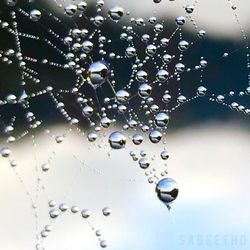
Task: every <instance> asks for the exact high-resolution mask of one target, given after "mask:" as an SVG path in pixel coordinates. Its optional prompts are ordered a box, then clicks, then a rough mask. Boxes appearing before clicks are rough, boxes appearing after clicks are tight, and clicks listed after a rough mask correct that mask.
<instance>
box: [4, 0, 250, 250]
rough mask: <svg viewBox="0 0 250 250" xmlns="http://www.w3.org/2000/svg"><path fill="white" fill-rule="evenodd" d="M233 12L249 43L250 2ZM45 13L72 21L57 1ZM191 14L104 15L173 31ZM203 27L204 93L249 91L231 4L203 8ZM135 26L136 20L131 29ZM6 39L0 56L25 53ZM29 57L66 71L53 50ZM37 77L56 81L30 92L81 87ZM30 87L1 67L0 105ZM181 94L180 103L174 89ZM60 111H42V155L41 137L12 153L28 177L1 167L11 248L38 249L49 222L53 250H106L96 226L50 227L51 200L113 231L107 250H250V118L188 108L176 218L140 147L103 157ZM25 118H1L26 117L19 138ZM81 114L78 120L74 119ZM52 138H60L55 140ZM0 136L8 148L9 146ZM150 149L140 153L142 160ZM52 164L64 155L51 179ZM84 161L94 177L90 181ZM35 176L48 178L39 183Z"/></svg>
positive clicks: (44, 107) (40, 106) (153, 8)
mask: <svg viewBox="0 0 250 250" xmlns="http://www.w3.org/2000/svg"><path fill="white" fill-rule="evenodd" d="M20 2H21V3H19V4H22V7H23V8H26V9H27V10H28V9H31V8H32V5H31V4H26V3H25V1H20ZM88 3H89V4H90V5H91V3H92V4H93V9H94V4H95V2H94V1H88ZM233 3H234V4H236V5H237V15H238V17H239V20H240V24H241V25H242V27H243V28H244V30H245V32H246V33H247V34H249V33H250V22H249V17H248V13H249V11H250V3H248V2H247V1H244V0H238V1H236V0H235V1H234V2H233ZM34 4H36V6H38V7H37V8H46V9H50V10H51V11H52V10H53V11H56V12H57V15H59V16H60V13H61V18H62V19H64V18H65V17H64V16H63V14H62V10H60V9H58V7H57V6H56V5H55V4H54V3H53V2H52V1H40V0H36V1H34ZM186 4H191V1H184V0H183V1H177V0H176V1H168V0H165V1H164V0H162V2H161V3H160V4H154V3H153V2H152V1H151V0H145V1H142V0H138V1H131V0H126V1H125V0H120V1H115V0H106V1H105V8H107V10H108V9H109V7H110V6H113V5H120V6H122V7H124V9H125V10H126V11H130V12H131V14H130V16H131V17H132V16H133V17H145V19H146V18H148V17H150V16H156V17H157V18H159V20H162V19H164V20H165V21H166V27H167V29H169V30H171V31H173V30H174V29H175V23H174V19H175V17H176V16H179V15H185V10H184V8H183V6H185V5H186ZM0 10H1V17H2V19H8V18H9V17H8V15H9V14H8V13H9V9H8V7H6V5H5V4H4V2H1V3H0ZM90 11H92V9H91V7H90ZM193 17H194V19H195V21H196V23H197V25H198V26H199V28H200V29H204V30H206V32H207V35H206V37H205V38H204V39H202V40H201V41H197V42H195V46H194V48H193V49H192V50H190V52H188V53H187V54H186V57H185V59H186V61H187V63H188V64H189V65H195V64H196V63H197V59H198V60H199V58H200V57H201V56H203V57H204V58H205V59H206V60H207V61H208V64H209V67H208V68H207V69H206V70H205V72H204V77H203V79H204V80H203V85H205V86H206V87H208V89H209V92H210V93H215V94H224V93H229V91H235V92H236V93H238V92H239V91H241V90H245V89H246V87H247V86H248V76H247V74H248V69H247V66H246V49H245V42H244V41H243V39H242V34H241V32H240V30H239V26H238V25H237V21H236V19H235V16H234V12H233V11H232V9H231V8H230V6H229V4H228V1H226V0H211V1H200V2H199V3H198V4H197V6H196V7H195V11H194V13H193ZM66 21H67V20H65V22H66ZM18 22H19V25H20V26H21V27H22V29H24V30H26V31H27V32H28V33H35V34H36V32H37V31H36V27H35V26H33V27H32V26H30V25H29V23H28V22H27V23H25V20H23V19H20V20H19V21H18ZM124 24H126V22H125V21H124V23H121V26H122V25H124ZM69 25H70V23H69ZM0 32H2V37H4V39H1V40H0V48H1V50H5V49H6V48H9V47H11V46H14V41H13V39H12V37H11V36H9V35H8V34H6V33H5V32H4V31H0ZM57 32H61V34H63V33H65V30H64V29H63V28H62V29H60V28H58V30H57ZM105 32H106V33H107V34H108V35H109V37H110V38H111V39H112V37H115V34H116V32H117V30H116V28H115V27H113V25H112V23H110V24H108V25H107V26H105ZM184 34H185V37H186V39H187V40H194V39H195V38H194V37H195V36H196V33H195V31H194V29H193V27H192V26H191V25H189V24H187V25H186V26H185V31H184ZM58 46H60V45H58ZM118 50H119V48H118ZM24 51H25V52H26V53H27V54H29V55H32V54H34V53H35V54H36V55H38V57H39V56H41V57H43V56H44V54H45V53H46V55H48V58H49V59H50V60H52V61H53V60H57V61H58V60H61V59H60V58H59V57H58V56H57V55H56V54H55V53H54V52H53V51H49V50H48V48H46V47H43V45H42V44H36V43H32V42H31V43H26V44H24ZM225 52H228V53H229V54H230V57H229V58H228V59H226V60H224V59H222V56H223V54H224V53H225ZM231 52H233V53H231ZM128 65H129V63H128ZM128 65H127V66H128ZM121 66H123V65H117V66H116V67H117V71H118V73H117V74H119V75H120V77H121V79H120V80H121V82H126V81H127V76H126V71H124V72H122V70H121ZM37 69H39V72H40V74H41V75H42V76H45V78H44V81H43V82H42V83H41V84H37V85H32V84H27V85H26V86H25V90H26V91H27V92H28V93H29V92H33V91H36V90H39V89H42V88H44V86H47V85H53V87H54V88H57V87H58V88H59V87H62V86H63V87H65V88H69V86H71V84H72V82H73V81H72V75H71V74H68V73H65V72H62V71H59V70H51V69H49V68H47V67H42V66H39V67H38V68H37ZM19 77H20V75H19V72H18V70H17V69H16V67H15V66H14V65H13V66H6V65H3V64H1V65H0V99H3V98H4V97H5V96H6V95H7V94H9V93H15V94H16V95H17V96H18V95H19V94H20V92H21V89H22V88H20V84H19V82H20V80H19ZM45 84H46V85H45ZM181 84H182V85H181V86H182V90H183V93H184V94H185V95H186V96H192V95H193V93H194V91H195V90H196V88H197V86H199V73H197V72H194V73H191V74H188V75H187V76H185V77H184V78H183V81H182V82H181ZM170 88H171V87H170ZM170 90H171V89H170ZM171 91H172V92H173V93H175V94H176V91H175V89H173V90H171ZM238 100H240V101H241V103H242V104H243V105H246V106H247V104H249V98H242V97H241V98H240V99H239V97H234V98H233V101H238ZM69 102H70V100H69ZM52 105H53V104H52V103H51V102H50V101H49V100H48V99H47V98H46V97H41V98H38V99H36V101H34V102H33V103H32V111H33V112H34V113H35V114H36V116H37V117H38V118H39V119H41V120H45V119H46V125H44V126H43V125H42V126H41V127H42V129H40V130H37V132H36V133H34V134H35V142H36V144H37V146H36V147H35V148H34V147H33V146H32V138H31V136H28V137H27V138H26V139H23V140H22V141H20V142H18V143H17V144H15V145H14V146H12V147H11V150H12V155H11V159H15V160H17V162H18V167H17V168H16V169H17V170H15V169H13V168H11V167H10V166H9V162H8V160H6V159H4V158H1V159H0V176H1V182H0V187H1V188H0V204H1V209H0V211H1V213H0V221H1V226H0V249H4V250H29V249H34V246H35V244H36V241H37V240H36V234H37V232H39V230H41V229H42V228H43V227H44V226H45V225H47V224H50V223H52V228H53V229H52V232H51V233H50V235H49V236H48V237H47V238H46V239H45V240H44V244H43V246H44V247H45V249H53V250H55V249H58V250H59V249H60V250H61V249H62V250H66V249H67V250H71V249H73V250H78V249H87V250H92V249H93V250H94V249H99V248H100V246H99V242H98V239H97V238H96V236H95V233H94V232H93V231H92V229H91V227H92V226H90V225H89V224H88V223H87V222H86V221H85V220H84V219H82V218H81V215H80V214H76V215H74V214H71V213H70V212H67V213H65V214H62V215H60V216H59V218H57V219H56V220H55V221H54V222H51V220H49V219H48V211H49V208H48V199H53V200H55V201H56V202H57V203H58V204H60V203H62V202H66V203H67V204H68V205H69V206H72V205H78V206H79V207H80V208H88V209H90V210H91V211H92V216H91V218H90V220H89V221H90V222H89V223H91V225H93V226H94V228H95V229H101V230H102V232H103V238H104V239H105V240H107V243H108V249H112V250H135V249H143V250H159V249H160V250H165V249H174V250H180V249H185V250H191V249H192V250H193V249H212V250H224V249H227V250H228V249H229V250H230V249H237V250H241V249H249V247H250V242H249V239H250V237H249V236H250V228H249V222H250V215H249V209H250V198H249V195H248V190H249V187H250V184H249V180H248V176H249V157H250V153H249V148H250V140H249V139H250V134H249V117H247V116H245V115H243V114H241V113H238V112H234V111H232V110H230V109H227V108H225V107H223V106H221V105H218V104H216V103H212V102H209V101H208V100H206V99H199V100H196V101H194V102H191V103H188V104H186V105H183V107H181V108H180V109H179V110H178V111H177V112H175V113H174V114H173V117H171V123H170V126H169V131H168V134H167V145H166V148H167V150H168V151H169V152H170V159H169V160H168V162H167V169H168V172H169V176H170V177H172V178H174V179H175V180H176V181H177V182H178V185H179V189H180V191H179V196H178V198H177V200H176V201H175V202H174V204H173V206H172V210H171V211H170V212H169V211H168V210H167V208H166V207H165V206H164V205H163V204H162V203H161V202H160V201H159V200H158V199H157V197H156V194H155V191H154V188H155V185H154V184H151V185H149V184H148V181H147V178H145V175H144V172H143V171H142V170H141V169H139V167H138V164H137V163H136V162H133V161H132V160H131V158H130V157H129V156H128V154H129V151H130V150H132V149H133V148H135V146H133V145H132V144H130V143H129V144H128V145H127V146H126V149H125V150H121V151H119V152H114V151H109V150H107V148H105V147H104V148H99V147H98V143H94V144H91V145H90V144H89V143H88V142H86V139H85V140H83V136H79V133H78V132H77V131H76V130H75V129H73V130H72V131H69V130H68V127H66V126H65V123H64V121H63V119H62V118H61V117H60V115H59V114H58V113H57V111H56V110H54V109H53V108H51V106H52ZM22 112H23V111H22V110H21V108H20V110H18V108H16V107H8V108H5V107H0V113H1V117H2V119H3V121H5V122H6V121H8V120H9V119H10V117H11V116H13V114H16V115H17V118H18V123H17V124H18V125H17V127H16V130H17V131H18V130H20V131H22V129H23V128H24V127H25V123H24V121H23V120H22V117H23V114H22ZM71 112H73V113H74V112H76V113H77V112H78V111H77V110H74V109H73V108H72V109H71ZM47 127H49V129H50V133H45V132H44V131H45V128H47ZM3 128H4V127H3V126H2V128H1V129H3ZM83 129H84V128H83ZM62 134H66V136H65V140H64V141H63V143H62V144H57V143H55V140H54V139H53V138H52V137H53V135H54V136H58V135H62ZM1 135H2V136H1V137H2V140H1V141H2V142H1V144H2V145H3V146H4V145H5V143H4V142H3V140H4V135H3V134H1ZM140 149H141V148H140ZM140 149H139V148H135V150H137V152H139V151H140ZM142 149H143V150H145V151H146V152H147V153H148V154H149V155H150V157H153V156H154V155H156V159H155V160H154V161H153V163H152V164H153V167H155V168H156V169H161V168H162V169H164V166H162V165H163V164H162V161H161V160H160V159H159V157H158V156H159V154H160V152H161V150H162V148H161V146H155V145H154V146H152V144H150V143H148V142H147V141H145V142H144V143H143V147H142ZM107 151H109V153H110V156H109V155H107ZM50 155H53V160H52V163H51V169H50V170H49V171H48V172H46V173H43V172H42V171H41V170H40V166H41V165H42V164H43V163H44V162H45V161H47V159H48V158H49V157H50ZM74 156H77V158H78V160H77V159H76V158H75V157H74ZM82 161H84V162H85V166H84V168H83V169H82V170H81V166H82V163H81V162H82ZM36 166H38V167H39V171H38V173H37V171H36ZM17 173H18V174H17ZM37 174H38V175H37ZM38 176H39V178H41V179H42V182H43V183H44V186H45V189H46V190H48V193H49V197H48V196H47V194H46V192H44V191H42V190H40V191H39V192H40V195H39V198H38V199H37V204H38V207H39V217H38V222H37V223H38V224H36V220H35V217H34V210H32V209H31V203H30V200H29V197H30V196H32V197H36V181H37V177H38ZM23 183H24V184H23ZM27 190H28V191H27ZM27 192H29V194H27ZM105 206H109V207H110V208H111V209H112V214H111V215H110V216H109V217H107V218H106V217H104V216H103V215H102V212H101V210H102V208H103V207H105ZM37 228H38V230H37Z"/></svg>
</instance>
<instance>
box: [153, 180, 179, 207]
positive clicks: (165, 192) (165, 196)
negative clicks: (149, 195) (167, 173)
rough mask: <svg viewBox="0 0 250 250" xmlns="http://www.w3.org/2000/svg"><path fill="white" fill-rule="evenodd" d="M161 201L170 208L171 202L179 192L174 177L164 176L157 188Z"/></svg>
mask: <svg viewBox="0 0 250 250" xmlns="http://www.w3.org/2000/svg"><path fill="white" fill-rule="evenodd" d="M155 191H156V193H157V196H158V198H159V200H160V201H162V202H163V203H164V204H165V205H167V206H168V207H169V208H170V206H169V205H170V203H171V202H173V201H174V200H175V199H176V198H177V196H178V193H179V189H178V187H177V183H176V181H175V180H174V179H171V178H164V179H162V180H160V181H159V182H158V183H157V185H156V189H155Z"/></svg>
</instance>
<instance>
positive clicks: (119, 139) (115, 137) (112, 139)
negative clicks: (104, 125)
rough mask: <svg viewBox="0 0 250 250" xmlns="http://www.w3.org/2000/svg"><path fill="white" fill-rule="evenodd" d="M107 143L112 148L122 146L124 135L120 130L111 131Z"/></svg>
mask: <svg viewBox="0 0 250 250" xmlns="http://www.w3.org/2000/svg"><path fill="white" fill-rule="evenodd" d="M109 144H110V146H111V148H113V149H121V148H124V147H125V144H126V137H125V136H124V135H123V134H122V133H121V132H118V131H116V132H113V133H112V134H110V136H109Z"/></svg>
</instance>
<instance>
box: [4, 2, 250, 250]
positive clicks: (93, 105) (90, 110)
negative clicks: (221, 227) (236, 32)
mask: <svg viewBox="0 0 250 250" xmlns="http://www.w3.org/2000/svg"><path fill="white" fill-rule="evenodd" d="M154 2H155V3H160V2H161V1H160V0H154ZM55 3H56V4H57V6H58V7H59V8H62V9H63V11H64V15H65V16H66V17H67V19H69V20H70V25H69V26H67V27H66V29H65V30H64V32H62V33H57V31H56V29H55V30H53V28H51V27H46V26H45V25H44V19H45V18H48V19H49V20H53V22H55V23H56V24H58V25H61V24H62V23H63V22H64V20H61V18H59V17H57V16H56V14H54V13H50V12H49V11H48V10H45V9H43V8H41V9H39V8H32V9H31V11H29V12H28V11H26V10H25V8H22V5H20V4H19V3H18V1H17V0H6V4H7V6H8V7H9V8H10V21H5V20H4V19H3V20H2V19H1V20H0V29H1V31H3V32H7V33H8V34H10V35H11V36H12V37H13V39H14V43H15V48H8V49H1V48H0V59H1V63H3V64H4V65H6V66H8V65H9V66H13V65H15V66H16V67H17V69H18V70H19V71H20V86H19V90H18V91H19V95H16V94H13V93H7V94H6V95H5V96H4V97H3V98H2V99H1V100H0V106H1V108H3V109H4V108H5V107H9V106H16V107H21V109H22V110H23V111H24V117H25V122H26V123H27V124H28V126H27V129H26V130H25V131H24V132H23V133H21V135H17V136H16V135H15V134H16V133H15V123H16V119H17V118H16V116H13V117H12V118H11V120H10V121H7V122H6V121H4V122H6V124H5V123H4V131H3V132H4V134H5V135H6V136H7V139H6V143H7V144H11V143H13V142H15V141H19V140H20V139H22V138H23V137H25V136H27V135H28V134H29V133H30V131H32V130H34V129H36V128H38V127H40V126H41V125H42V124H45V125H46V119H38V118H37V117H39V114H35V113H34V112H32V111H31V110H32V102H33V100H35V99H38V97H42V96H46V97H47V98H49V99H50V100H52V102H53V104H54V107H52V108H55V110H56V111H59V113H60V114H61V115H62V117H63V118H65V120H66V121H67V122H68V123H69V124H70V127H72V126H75V127H77V130H78V132H79V133H81V135H84V136H85V138H86V140H87V141H88V142H90V143H95V142H99V141H101V140H102V138H104V142H103V145H101V143H100V144H98V146H99V147H104V148H105V147H107V146H108V148H111V149H112V150H113V151H115V150H120V149H125V150H126V149H127V148H128V145H129V142H128V141H129V140H131V142H132V143H133V145H134V146H136V147H139V146H140V147H141V146H143V142H144V141H145V140H147V141H148V142H150V143H152V144H154V145H155V144H158V145H162V147H164V150H161V151H160V152H161V153H160V154H159V156H158V157H160V158H161V159H162V160H163V161H164V163H163V165H164V167H165V169H164V171H162V172H160V173H158V170H157V169H156V168H154V167H152V165H153V164H152V162H153V161H154V160H155V159H156V158H157V157H156V156H152V157H150V156H149V155H148V154H147V153H146V152H145V151H144V150H140V153H137V152H135V151H131V150H129V153H128V154H129V155H130V157H131V158H132V160H133V161H135V162H137V163H138V166H139V167H140V168H141V169H142V170H144V171H145V176H146V177H147V180H148V182H149V183H150V184H155V191H156V193H157V196H158V198H159V199H160V200H161V201H162V202H163V203H164V204H165V205H166V206H167V207H168V208H170V205H171V203H172V202H173V201H174V200H175V199H176V198H177V196H178V187H177V184H176V182H175V180H173V179H172V178H169V177H167V175H168V171H167V169H166V166H167V164H166V161H167V160H168V158H169V153H168V151H167V149H166V131H167V128H168V125H169V123H170V122H172V121H171V117H172V114H173V113H174V112H175V111H176V110H177V109H179V108H180V107H182V106H183V105H184V104H186V103H188V102H192V101H195V100H197V99H199V98H204V99H207V100H208V101H211V102H216V103H218V104H221V105H223V106H225V107H228V108H230V109H232V110H235V111H238V112H240V113H242V114H245V115H250V109H249V108H247V107H245V106H243V105H241V104H240V103H238V102H235V101H234V97H243V96H247V95H250V85H248V86H246V88H245V90H242V91H240V92H239V93H235V92H233V91H230V92H229V93H228V94H219V95H218V94H214V93H210V92H209V86H206V84H204V82H203V73H204V71H205V70H206V68H207V67H209V65H210V63H209V62H208V61H207V60H206V59H205V58H204V57H203V56H201V57H200V60H199V61H198V62H197V65H195V66H190V65H188V64H186V63H185V60H184V56H185V53H186V52H187V51H189V50H191V49H192V47H193V46H194V45H195V42H193V41H187V40H186V39H185V38H184V33H183V29H184V27H185V24H186V23H187V22H191V24H192V25H193V26H194V28H195V31H196V36H197V39H203V38H204V37H205V35H206V31H205V30H203V29H199V28H198V26H197V24H196V22H195V20H194V18H193V16H192V13H193V12H194V11H195V8H196V5H197V4H198V1H195V4H190V5H186V6H184V9H185V12H186V16H177V17H176V18H175V20H173V22H174V23H175V29H174V30H173V31H172V32H171V34H170V35H169V34H168V33H167V32H166V29H167V25H165V21H164V20H157V18H156V17H154V16H153V17H150V18H149V19H148V20H146V19H143V18H141V17H130V15H131V14H130V12H126V11H125V10H124V9H123V8H122V7H120V6H112V7H111V8H110V9H109V10H108V11H106V10H105V9H104V8H103V7H104V4H105V3H104V1H102V0H98V1H97V2H96V13H95V14H94V15H93V14H89V12H88V7H89V6H88V4H87V2H85V1H77V2H75V1H73V2H72V3H69V4H65V5H63V4H61V3H58V2H57V1H56V0H55ZM229 3H230V4H231V8H232V10H233V11H236V10H237V7H236V6H235V5H233V4H232V2H231V1H229ZM31 5H32V6H33V5H34V7H35V4H33V3H31ZM17 15H18V16H21V17H22V18H25V19H28V20H30V21H31V22H32V23H34V25H36V27H37V28H38V29H39V28H42V29H45V30H46V32H47V34H48V36H44V37H42V36H39V35H37V34H29V33H25V32H22V31H21V27H19V23H18V22H17ZM235 17H236V21H237V23H238V25H239V28H240V30H241V33H242V37H243V39H244V41H246V40H247V39H246V35H245V32H244V29H243V28H242V26H241V23H240V22H239V19H238V16H237V13H236V12H235ZM78 19H79V20H84V23H81V22H79V24H78V23H77V21H76V20H78ZM122 20H124V21H122ZM110 21H111V23H112V25H114V26H115V27H117V28H118V29H119V31H120V33H119V34H118V35H117V34H116V36H117V37H116V39H114V38H110V35H109V34H108V33H105V29H104V27H105V24H106V23H109V22H110ZM144 27H147V28H148V30H147V32H146V33H145V32H143V28H144ZM140 28H141V29H140ZM176 37H178V38H176ZM52 38H53V39H52ZM23 39H26V40H28V41H29V40H32V41H38V40H39V41H42V42H43V43H44V44H45V45H46V46H47V47H48V48H50V49H52V50H53V51H54V53H55V54H56V55H57V56H58V57H60V60H59V61H58V62H56V61H53V60H50V59H48V58H47V57H49V55H45V56H44V58H36V54H34V53H33V54H34V55H32V56H31V55H29V56H26V55H25V53H24V52H23V47H22V42H21V41H23ZM117 47H119V49H118V51H117ZM246 50H247V53H246V55H247V68H249V67H250V63H249V60H250V59H249V53H248V45H247V41H246ZM228 57H229V53H228V52H225V53H224V54H223V55H222V58H224V59H227V58H228ZM120 62H122V63H124V69H125V71H126V73H127V75H128V76H129V77H128V78H129V79H128V80H127V81H124V83H122V84H121V83H120V82H119V80H118V79H119V70H118V69H117V68H116V64H117V63H120ZM35 65H36V67H34V66H35ZM37 65H38V66H39V67H40V66H41V67H42V66H47V67H48V68H55V69H57V70H61V71H63V72H70V73H71V74H72V75H73V77H72V84H71V86H70V87H68V88H61V87H60V88H58V87H57V86H56V85H55V86H54V85H53V84H52V83H53V81H50V80H44V79H45V77H44V76H43V75H42V73H40V72H39V67H37ZM124 69H123V70H124ZM193 71H197V72H200V78H199V84H198V86H196V87H195V89H193V94H192V95H191V96H186V95H185V94H184V93H183V91H182V87H179V86H180V84H179V83H180V82H181V80H182V79H183V76H185V74H189V73H190V72H193ZM47 78H49V76H47V77H46V79H47ZM248 80H249V84H250V76H249V75H248ZM41 83H43V84H42V85H40V84H41ZM176 83H177V84H176ZM31 84H35V86H38V90H37V91H35V92H30V90H29V88H26V87H29V85H31ZM44 84H45V85H44ZM173 84H176V85H177V86H178V87H176V88H177V94H176V93H172V91H171V89H170V87H169V86H170V85H173ZM39 86H42V87H41V88H40V87H39ZM44 86H46V87H44ZM69 98H70V101H69ZM135 103H136V105H135ZM72 105H76V106H77V109H78V110H79V111H80V112H72V111H71V109H70V107H71V106H72ZM52 108H51V109H52ZM2 118H4V117H3V116H2ZM82 121H84V125H85V126H86V124H87V132H83V131H82V130H81V128H80V127H81V126H80V125H81V122H82ZM107 131H108V135H106V132H107ZM64 138H65V135H57V136H54V139H55V141H56V143H58V144H60V143H62V142H63V141H64ZM96 150H98V149H96ZM1 155H2V156H3V157H4V158H8V159H10V158H11V150H10V146H4V147H2V148H1ZM51 160H52V158H49V159H48V161H47V162H44V163H43V164H42V165H41V170H42V171H43V172H48V171H49V170H50V168H51ZM9 162H10V165H11V166H12V167H16V166H17V162H16V161H15V160H10V161H9ZM32 204H33V202H32ZM33 205H34V204H33ZM49 207H50V210H49V216H50V217H51V218H52V219H55V218H57V217H58V216H59V215H61V214H63V213H64V212H66V211H67V210H69V207H68V205H67V204H66V203H62V204H61V205H59V206H58V207H56V203H55V202H54V201H49ZM34 209H36V206H34ZM70 210H71V212H72V213H73V214H75V213H78V212H80V208H79V207H77V206H72V207H71V208H70ZM110 213H111V210H110V208H108V207H105V208H104V209H103V215H104V216H109V215H110ZM81 215H82V217H83V218H84V219H87V218H89V217H90V215H91V212H90V210H87V209H83V210H81ZM91 227H92V226H91ZM51 230H52V226H51V225H46V226H45V227H44V228H43V229H42V231H41V236H42V238H46V237H47V236H48V235H49V232H50V231H51ZM96 236H97V237H98V239H99V241H100V246H101V247H106V246H107V243H106V241H105V240H102V239H101V238H100V236H101V233H100V231H99V230H97V231H96ZM39 244H40V243H39ZM39 247H40V245H39ZM39 247H38V249H40V248H39Z"/></svg>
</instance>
